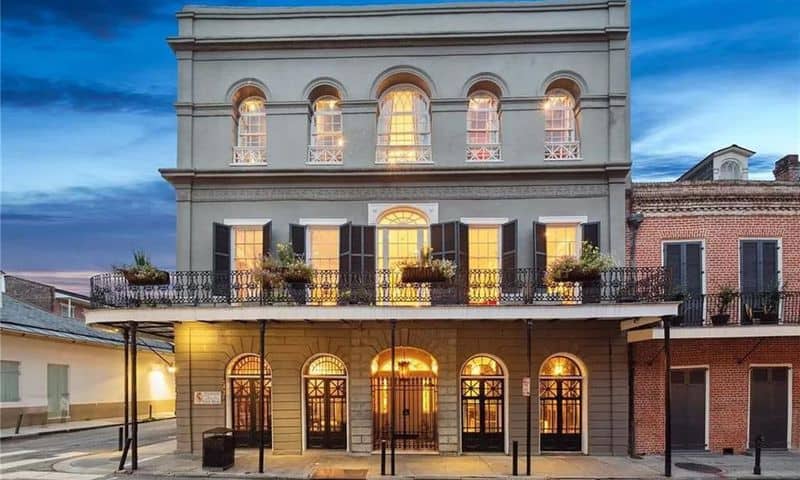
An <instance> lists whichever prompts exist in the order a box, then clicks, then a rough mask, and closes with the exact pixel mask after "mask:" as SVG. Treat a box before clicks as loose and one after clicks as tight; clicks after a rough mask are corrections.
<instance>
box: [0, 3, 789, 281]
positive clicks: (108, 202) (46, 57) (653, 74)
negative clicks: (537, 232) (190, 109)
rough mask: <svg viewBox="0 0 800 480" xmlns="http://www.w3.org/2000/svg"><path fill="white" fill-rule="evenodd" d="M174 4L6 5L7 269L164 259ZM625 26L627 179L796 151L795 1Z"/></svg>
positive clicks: (758, 169) (103, 266)
mask: <svg viewBox="0 0 800 480" xmlns="http://www.w3.org/2000/svg"><path fill="white" fill-rule="evenodd" d="M200 3H212V4H227V5H261V6H284V5H305V6H308V5H328V6H329V5H348V4H360V3H362V2H350V1H313V0H309V1H296V2H292V1H287V0H284V1H278V2H271V1H258V2H255V1H254V2H241V1H225V2H218V1H212V2H200ZM369 3H406V2H397V1H392V2H380V1H377V2H375V1H373V2H369ZM413 3H420V2H413ZM181 5H182V2H171V1H166V0H139V1H131V2H124V1H107V0H72V1H65V0H30V1H21V0H10V1H9V0H5V1H3V2H2V12H0V14H1V15H2V118H1V120H2V127H1V129H0V133H1V134H2V139H0V141H2V150H1V152H2V172H1V173H2V208H1V209H0V213H1V214H2V225H1V227H2V231H1V232H0V240H1V241H2V246H1V247H2V248H0V265H1V266H2V269H3V270H4V271H6V272H11V273H17V274H21V275H24V276H27V277H29V278H33V279H38V280H42V281H45V282H50V283H55V284H57V285H60V286H62V287H65V288H72V289H75V290H78V291H85V290H86V289H87V288H88V280H87V279H88V277H89V276H90V275H91V274H92V272H97V271H106V270H108V269H109V268H110V266H111V265H112V264H119V263H123V262H127V261H129V257H130V253H131V251H132V250H133V249H137V248H141V249H145V250H146V251H148V252H149V253H150V254H151V257H152V260H153V261H154V263H156V264H158V265H159V266H162V267H164V268H171V267H173V266H174V262H175V259H174V255H175V233H174V231H175V225H174V224H175V217H174V211H175V206H174V195H173V192H172V189H171V187H170V186H169V185H168V184H167V183H166V182H165V181H163V180H162V179H161V177H160V176H159V174H158V172H157V169H158V168H159V167H170V166H174V165H175V151H176V146H175V142H176V140H175V125H176V122H175V114H174V111H173V108H172V102H173V101H174V98H175V91H176V86H175V77H176V73H175V71H176V65H175V60H174V57H173V55H172V52H171V51H170V49H169V47H168V46H167V44H166V41H165V38H166V37H167V36H169V35H173V34H175V33H176V28H177V26H176V21H175V18H174V13H175V12H176V11H178V10H179V9H180V7H181ZM631 22H632V40H631V42H632V54H631V61H632V92H631V96H632V100H631V105H632V151H633V172H634V180H637V181H649V180H672V179H674V178H675V177H676V176H677V175H678V174H679V173H680V172H683V171H684V170H686V168H688V167H689V166H691V165H692V164H694V163H695V162H696V161H698V160H699V159H700V158H702V157H703V156H705V155H706V154H707V153H708V152H710V151H713V150H715V149H718V148H720V147H723V146H727V145H729V144H731V143H737V144H739V145H742V146H744V147H747V148H750V149H752V150H755V151H756V152H757V154H756V155H755V156H754V157H753V158H752V159H751V167H750V175H751V178H755V179H771V178H772V172H771V170H772V164H773V162H774V161H775V160H776V159H777V158H779V157H781V156H782V155H784V154H786V153H795V152H797V151H798V149H799V148H798V142H800V140H798V139H800V29H798V24H800V2H798V1H796V0H765V1H759V2H753V1H752V0H749V1H740V0H731V1H721V0H706V1H701V0H670V1H656V0H633V2H632V20H631Z"/></svg>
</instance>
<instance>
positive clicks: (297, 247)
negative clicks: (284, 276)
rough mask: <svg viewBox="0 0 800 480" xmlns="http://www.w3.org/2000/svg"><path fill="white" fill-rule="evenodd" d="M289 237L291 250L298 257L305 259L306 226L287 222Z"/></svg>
mask: <svg viewBox="0 0 800 480" xmlns="http://www.w3.org/2000/svg"><path fill="white" fill-rule="evenodd" d="M289 239H290V241H291V242H292V250H294V254H295V255H297V256H298V257H299V258H302V259H304V260H305V259H306V226H305V225H296V224H294V223H290V224H289Z"/></svg>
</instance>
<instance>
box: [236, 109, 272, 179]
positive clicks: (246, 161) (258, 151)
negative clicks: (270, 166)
mask: <svg viewBox="0 0 800 480" xmlns="http://www.w3.org/2000/svg"><path fill="white" fill-rule="evenodd" d="M265 104H266V102H265V100H264V98H262V97H256V96H254V97H248V98H245V99H244V100H242V101H241V102H240V103H239V106H238V109H237V114H238V115H237V122H236V145H235V146H234V147H233V163H234V164H235V165H258V164H265V163H267V112H266V106H265Z"/></svg>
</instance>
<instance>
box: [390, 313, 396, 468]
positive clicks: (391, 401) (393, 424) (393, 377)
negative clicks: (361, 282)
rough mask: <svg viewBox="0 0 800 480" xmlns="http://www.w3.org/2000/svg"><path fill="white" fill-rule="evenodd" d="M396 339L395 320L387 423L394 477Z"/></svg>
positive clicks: (394, 323) (393, 324)
mask: <svg viewBox="0 0 800 480" xmlns="http://www.w3.org/2000/svg"><path fill="white" fill-rule="evenodd" d="M396 337H397V320H392V389H391V390H392V391H391V393H390V397H389V400H390V405H389V411H390V415H391V416H392V419H391V422H389V423H390V427H389V430H390V434H391V439H390V442H391V449H392V459H391V462H390V464H391V468H390V471H391V472H392V476H394V474H395V470H394V466H395V464H394V451H395V445H396V443H397V442H396V441H395V414H394V407H395V400H394V397H395V387H396V385H395V384H396V383H397V380H396V379H395V371H394V370H395V367H394V363H395V348H396V346H397V338H396Z"/></svg>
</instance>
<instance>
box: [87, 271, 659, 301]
mask: <svg viewBox="0 0 800 480" xmlns="http://www.w3.org/2000/svg"><path fill="white" fill-rule="evenodd" d="M543 279H544V272H543V271H541V270H535V269H530V268H527V269H516V270H470V271H468V272H467V271H461V272H457V273H456V275H455V277H454V278H453V279H452V280H450V281H448V282H442V283H403V282H402V281H401V272H400V271H397V270H392V271H390V270H378V271H376V272H375V273H347V272H339V271H336V270H317V271H315V273H314V276H313V278H312V280H311V282H310V283H308V284H283V285H280V286H278V287H273V288H268V287H267V286H265V285H263V284H262V282H261V277H259V276H258V275H257V274H255V273H254V272H250V271H234V272H226V273H223V274H219V273H214V272H209V271H191V272H187V271H184V272H172V273H170V277H169V283H167V284H164V285H132V284H130V283H128V281H127V280H126V279H125V277H124V276H123V275H122V274H120V273H105V274H101V275H97V276H95V277H93V278H92V279H91V287H90V288H91V299H92V305H93V306H95V307H128V308H130V307H138V306H147V305H149V306H159V305H162V306H175V305H209V304H259V305H268V304H280V305H320V306H330V305H378V306H382V305H476V306H477V305H542V304H544V305H558V304H580V303H631V302H648V303H652V302H661V301H663V300H664V299H665V295H666V292H667V285H668V281H667V275H666V273H665V271H664V269H663V268H660V267H655V268H615V269H612V270H610V271H608V272H605V273H603V274H602V276H601V277H600V279H599V280H596V281H590V282H581V283H572V282H564V283H558V284H554V285H552V284H551V285H548V284H546V283H545V282H544V280H543Z"/></svg>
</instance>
